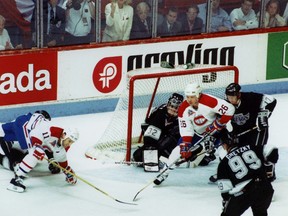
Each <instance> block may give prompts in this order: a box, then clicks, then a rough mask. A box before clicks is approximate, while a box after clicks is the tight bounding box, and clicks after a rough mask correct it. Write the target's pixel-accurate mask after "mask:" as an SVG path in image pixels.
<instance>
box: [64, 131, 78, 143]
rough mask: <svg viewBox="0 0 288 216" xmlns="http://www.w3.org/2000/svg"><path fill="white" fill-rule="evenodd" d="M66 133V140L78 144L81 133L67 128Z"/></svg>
mask: <svg viewBox="0 0 288 216" xmlns="http://www.w3.org/2000/svg"><path fill="white" fill-rule="evenodd" d="M64 133H66V136H65V138H70V139H71V140H72V141H73V142H76V141H77V140H78V139H79V132H78V130H77V129H76V128H73V129H71V128H67V129H66V130H64Z"/></svg>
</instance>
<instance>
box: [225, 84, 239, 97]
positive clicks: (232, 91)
mask: <svg viewBox="0 0 288 216" xmlns="http://www.w3.org/2000/svg"><path fill="white" fill-rule="evenodd" d="M240 90H241V86H240V85H239V84H238V83H230V84H229V85H228V86H227V87H226V90H225V94H226V95H229V96H239V93H240Z"/></svg>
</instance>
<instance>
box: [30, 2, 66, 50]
mask: <svg viewBox="0 0 288 216" xmlns="http://www.w3.org/2000/svg"><path fill="white" fill-rule="evenodd" d="M57 2H58V0H46V2H44V3H43V34H44V43H43V45H44V46H48V47H53V46H60V45H63V43H64V35H65V24H66V15H65V10H64V9H63V8H62V7H60V6H59V5H57ZM35 27H36V9H34V13H33V17H32V21H31V29H32V32H33V35H34V34H35V33H36V30H35ZM33 38H35V37H33Z"/></svg>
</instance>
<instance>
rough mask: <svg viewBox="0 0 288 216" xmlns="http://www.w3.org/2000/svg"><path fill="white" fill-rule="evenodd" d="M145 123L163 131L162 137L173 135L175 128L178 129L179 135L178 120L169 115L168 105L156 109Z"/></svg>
mask: <svg viewBox="0 0 288 216" xmlns="http://www.w3.org/2000/svg"><path fill="white" fill-rule="evenodd" d="M145 122H146V123H147V124H148V125H153V126H155V127H158V128H160V129H161V131H162V134H161V136H162V135H165V134H168V133H171V132H172V131H171V130H173V129H174V128H175V127H177V130H176V131H177V133H179V129H178V118H177V117H171V116H169V115H168V114H167V105H166V104H163V105H161V106H159V107H157V108H155V109H154V110H153V111H152V112H151V114H150V115H149V117H148V118H146V120H145Z"/></svg>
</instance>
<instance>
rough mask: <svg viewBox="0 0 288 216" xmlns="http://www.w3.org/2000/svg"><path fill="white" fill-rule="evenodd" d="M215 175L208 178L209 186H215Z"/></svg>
mask: <svg viewBox="0 0 288 216" xmlns="http://www.w3.org/2000/svg"><path fill="white" fill-rule="evenodd" d="M217 180H218V179H217V174H214V175H212V176H210V178H209V183H210V184H215V183H216V182H217Z"/></svg>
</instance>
